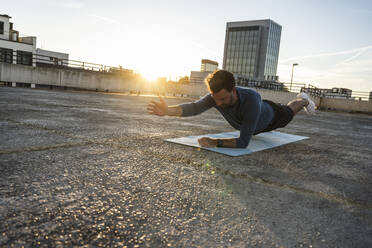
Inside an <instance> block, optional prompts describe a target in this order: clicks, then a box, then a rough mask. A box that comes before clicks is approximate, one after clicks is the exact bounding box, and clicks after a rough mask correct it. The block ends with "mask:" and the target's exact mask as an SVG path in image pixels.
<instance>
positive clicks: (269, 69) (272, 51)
mask: <svg viewBox="0 0 372 248" xmlns="http://www.w3.org/2000/svg"><path fill="white" fill-rule="evenodd" d="M281 31H282V28H281V27H280V26H279V25H278V24H276V23H274V22H270V26H269V33H268V38H267V49H266V60H265V70H264V78H265V79H273V77H275V76H276V70H277V65H278V58H279V46H280V36H281Z"/></svg>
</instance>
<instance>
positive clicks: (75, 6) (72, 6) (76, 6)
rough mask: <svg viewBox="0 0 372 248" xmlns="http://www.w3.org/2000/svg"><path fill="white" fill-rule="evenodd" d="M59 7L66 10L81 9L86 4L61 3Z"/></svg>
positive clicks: (75, 2) (76, 2) (74, 2)
mask: <svg viewBox="0 0 372 248" xmlns="http://www.w3.org/2000/svg"><path fill="white" fill-rule="evenodd" d="M59 5H60V6H61V7H63V8H66V9H81V8H83V7H84V4H83V3H82V2H80V1H66V2H62V3H59Z"/></svg>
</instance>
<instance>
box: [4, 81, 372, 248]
mask: <svg viewBox="0 0 372 248" xmlns="http://www.w3.org/2000/svg"><path fill="white" fill-rule="evenodd" d="M152 99H153V98H151V97H143V96H139V97H138V96H128V95H122V94H103V93H91V92H69V91H47V90H31V89H24V88H8V87H1V88H0V106H1V107H0V137H1V138H0V246H1V247H12V246H14V247H20V246H25V247H33V246H42V247H47V246H53V247H65V246H102V247H106V246H111V247H123V246H128V247H372V225H371V223H372V181H371V177H372V166H371V160H372V152H371V150H372V116H368V115H358V114H347V113H334V112H318V113H317V114H316V115H315V116H307V115H305V114H300V115H298V116H296V117H295V119H294V121H293V122H291V123H290V124H289V125H288V126H287V127H286V128H284V129H282V131H284V132H287V133H292V134H297V135H304V136H309V137H310V139H309V140H304V141H300V142H296V143H292V144H289V145H285V146H281V147H277V148H274V149H270V150H265V151H262V152H257V153H253V154H250V155H246V156H242V157H237V158H231V157H227V156H224V155H221V154H216V153H213V152H209V151H205V150H198V149H195V148H192V147H185V146H182V145H177V144H172V143H167V142H164V141H163V140H164V139H166V138H174V137H182V136H188V135H201V134H206V133H215V132H223V131H232V129H231V127H230V126H229V125H228V124H227V123H225V122H224V121H223V119H222V117H221V116H220V115H219V114H218V113H217V112H216V111H215V110H209V111H207V112H205V113H204V114H202V115H200V116H196V117H190V118H172V117H156V116H151V115H148V114H147V113H146V105H147V103H148V102H149V101H150V100H152ZM166 101H167V102H168V103H169V104H177V103H181V102H184V101H187V100H185V99H177V98H171V99H166Z"/></svg>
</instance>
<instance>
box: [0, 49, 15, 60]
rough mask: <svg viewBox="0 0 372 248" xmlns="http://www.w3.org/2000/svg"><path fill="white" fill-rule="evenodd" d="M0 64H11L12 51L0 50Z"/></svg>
mask: <svg viewBox="0 0 372 248" xmlns="http://www.w3.org/2000/svg"><path fill="white" fill-rule="evenodd" d="M0 62H4V63H13V50H12V49H6V48H0Z"/></svg>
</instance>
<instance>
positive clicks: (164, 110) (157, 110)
mask: <svg viewBox="0 0 372 248" xmlns="http://www.w3.org/2000/svg"><path fill="white" fill-rule="evenodd" d="M159 99H160V102H156V101H151V102H150V103H149V104H148V105H147V111H148V112H149V114H152V115H159V116H164V115H168V104H167V103H166V102H165V101H164V99H163V98H162V97H160V96H159Z"/></svg>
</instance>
